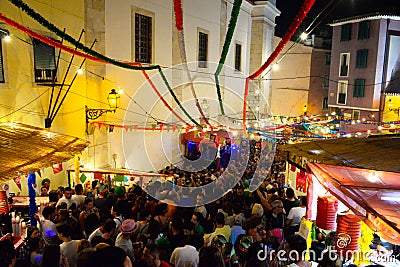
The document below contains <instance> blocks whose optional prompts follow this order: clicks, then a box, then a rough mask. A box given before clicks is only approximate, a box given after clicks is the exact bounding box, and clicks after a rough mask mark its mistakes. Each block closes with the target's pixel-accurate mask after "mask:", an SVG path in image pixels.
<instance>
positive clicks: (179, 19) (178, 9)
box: [174, 0, 213, 130]
mask: <svg viewBox="0 0 400 267" xmlns="http://www.w3.org/2000/svg"><path fill="white" fill-rule="evenodd" d="M174 13H175V27H176V29H177V30H178V44H179V51H180V56H181V60H182V65H183V69H184V71H185V73H186V76H187V78H188V81H189V87H190V90H191V92H192V96H193V98H194V100H195V102H196V107H197V109H198V111H199V112H200V115H201V117H202V118H203V120H204V122H205V123H206V124H207V125H208V126H210V128H211V130H212V129H213V127H212V125H211V124H210V122H209V121H208V119H207V118H206V116H205V115H204V112H203V110H202V108H201V106H200V103H199V99H198V98H197V95H196V91H195V90H194V85H193V81H192V77H191V75H190V71H189V68H188V66H187V59H186V49H185V35H184V32H183V12H182V0H174ZM200 127H201V128H203V127H202V126H200Z"/></svg>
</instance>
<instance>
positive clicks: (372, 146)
mask: <svg viewBox="0 0 400 267" xmlns="http://www.w3.org/2000/svg"><path fill="white" fill-rule="evenodd" d="M399 147H400V136H399V135H377V136H371V137H368V138H355V137H352V138H337V139H331V140H320V141H311V142H303V143H297V144H291V145H282V146H278V150H280V151H286V152H289V153H292V154H294V155H297V156H302V157H305V158H307V159H309V160H314V161H318V162H321V163H325V164H332V165H341V166H349V167H356V168H365V169H372V170H379V171H389V172H400V164H399V158H400V149H399Z"/></svg>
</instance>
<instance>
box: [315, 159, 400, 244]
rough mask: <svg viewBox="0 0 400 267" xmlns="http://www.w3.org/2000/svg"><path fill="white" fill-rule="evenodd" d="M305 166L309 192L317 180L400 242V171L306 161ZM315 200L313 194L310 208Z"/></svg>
mask: <svg viewBox="0 0 400 267" xmlns="http://www.w3.org/2000/svg"><path fill="white" fill-rule="evenodd" d="M308 167H309V170H310V171H309V173H308V185H309V189H308V192H309V196H312V195H314V194H312V191H314V189H315V188H314V187H315V184H316V183H319V184H320V185H322V186H323V188H324V189H326V190H327V191H329V193H330V194H332V195H334V196H335V197H336V198H337V199H339V200H340V201H341V202H342V203H344V204H345V205H346V206H347V207H348V208H349V209H350V210H351V211H352V212H353V213H354V214H355V215H357V216H358V217H359V218H360V220H362V221H364V222H365V223H366V224H367V225H368V226H369V227H370V228H371V230H373V231H374V232H377V233H378V234H379V235H380V236H381V237H382V238H383V239H385V240H387V241H389V242H390V243H392V244H396V245H400V213H399V212H398V207H399V203H400V173H394V172H384V171H375V170H368V169H359V168H351V167H343V166H333V165H326V164H319V163H309V164H308ZM320 193H323V192H320ZM314 201H316V200H315V198H314V199H310V201H309V209H311V208H312V203H313V202H314ZM309 216H310V217H311V214H310V213H309Z"/></svg>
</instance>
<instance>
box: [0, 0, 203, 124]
mask: <svg viewBox="0 0 400 267" xmlns="http://www.w3.org/2000/svg"><path fill="white" fill-rule="evenodd" d="M9 1H10V2H11V3H13V4H14V5H15V6H17V7H18V8H21V10H22V11H24V12H25V13H27V14H28V16H30V17H31V18H33V19H34V20H35V21H37V22H38V23H40V24H41V25H42V26H44V27H46V28H47V29H48V30H50V31H52V32H54V33H55V34H56V35H57V36H59V37H61V38H63V39H65V40H66V41H68V42H69V43H71V44H73V45H75V46H76V47H77V48H79V49H81V50H82V51H84V52H86V53H87V54H85V53H82V52H79V51H74V50H73V49H71V48H69V47H67V46H59V45H58V44H59V43H58V42H56V41H54V40H52V39H50V38H47V37H45V36H42V37H40V35H39V34H37V33H35V32H34V31H32V30H30V29H27V28H26V27H24V26H22V25H19V24H18V23H17V22H15V21H13V20H11V19H8V18H7V17H5V16H4V15H2V16H1V17H0V20H3V21H4V22H6V23H7V24H9V25H11V26H13V27H14V28H17V29H19V30H21V31H24V32H25V33H27V34H29V35H31V36H32V37H35V38H36V39H39V40H40V41H42V42H44V43H46V44H48V45H51V46H53V47H56V48H59V49H62V50H64V51H66V52H68V53H70V54H73V55H78V56H81V57H84V58H86V59H89V60H92V61H96V62H100V63H107V64H113V65H115V66H119V67H122V68H125V69H132V70H141V71H142V72H143V70H157V71H159V73H160V75H161V77H162V78H163V81H164V83H165V85H166V87H167V88H168V90H169V91H170V93H171V94H172V96H173V98H174V100H175V102H176V103H177V104H178V106H179V107H180V109H181V110H182V111H183V112H184V113H185V115H186V116H188V118H189V119H190V120H191V121H192V122H193V123H194V124H196V125H197V126H200V125H199V124H198V123H197V122H195V120H194V119H193V118H192V117H191V116H190V115H189V113H188V112H187V111H186V110H184V108H183V107H182V105H181V103H180V102H179V100H178V98H177V97H176V96H175V94H174V93H173V91H172V89H171V86H170V85H169V83H168V80H167V79H166V77H165V75H164V74H163V72H162V70H161V67H160V66H159V65H155V66H143V65H142V64H131V63H127V62H121V61H117V60H115V59H111V58H109V57H106V56H104V55H102V54H100V53H98V52H96V51H94V50H92V49H91V48H88V47H86V46H84V45H83V44H81V43H79V42H78V41H76V40H75V39H74V38H73V37H72V36H70V35H68V34H67V33H64V32H63V31H61V30H60V29H58V28H57V27H56V26H55V25H53V24H51V23H50V22H49V21H47V20H46V19H45V18H44V17H43V16H41V15H40V14H39V13H37V12H36V11H34V10H33V9H32V8H30V7H29V6H28V5H27V4H25V3H24V2H23V1H21V0H9ZM0 14H1V13H0ZM6 20H7V21H6ZM75 52H76V53H75ZM147 77H148V76H147ZM146 79H147V78H146ZM152 88H153V89H154V88H155V87H153V86H152ZM157 92H158V91H157ZM157 92H156V94H157V95H160V94H159V92H158V93H157ZM161 100H162V102H163V103H164V104H165V103H166V101H165V100H164V101H163V98H162V99H161ZM166 107H167V108H168V109H169V110H170V111H171V112H172V113H173V114H174V115H175V114H176V113H175V112H174V111H172V108H171V107H170V106H169V105H168V106H166ZM178 118H180V117H179V116H178ZM180 120H181V121H182V122H183V123H185V124H187V125H188V123H187V122H185V121H184V120H183V119H182V118H180Z"/></svg>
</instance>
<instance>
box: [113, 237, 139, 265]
mask: <svg viewBox="0 0 400 267" xmlns="http://www.w3.org/2000/svg"><path fill="white" fill-rule="evenodd" d="M115 246H116V247H118V248H122V249H123V250H124V251H125V252H126V255H127V256H128V257H129V258H130V259H131V261H132V262H134V261H135V254H134V251H133V245H132V241H131V240H130V239H128V240H127V239H123V238H122V233H119V234H118V236H117V239H116V240H115Z"/></svg>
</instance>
